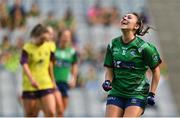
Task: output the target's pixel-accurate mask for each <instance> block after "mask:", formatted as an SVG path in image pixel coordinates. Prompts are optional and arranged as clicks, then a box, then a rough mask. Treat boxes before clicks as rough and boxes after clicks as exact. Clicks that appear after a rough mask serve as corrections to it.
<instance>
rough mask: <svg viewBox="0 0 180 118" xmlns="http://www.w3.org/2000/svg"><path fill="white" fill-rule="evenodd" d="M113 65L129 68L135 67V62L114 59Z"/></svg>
mask: <svg viewBox="0 0 180 118" xmlns="http://www.w3.org/2000/svg"><path fill="white" fill-rule="evenodd" d="M113 66H114V67H116V68H127V69H134V68H135V63H134V62H127V61H116V60H114V61H113Z"/></svg>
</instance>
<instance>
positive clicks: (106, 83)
mask: <svg viewBox="0 0 180 118" xmlns="http://www.w3.org/2000/svg"><path fill="white" fill-rule="evenodd" d="M102 87H103V89H104V90H105V91H109V90H111V89H112V86H111V82H110V80H105V81H104V83H103V84H102Z"/></svg>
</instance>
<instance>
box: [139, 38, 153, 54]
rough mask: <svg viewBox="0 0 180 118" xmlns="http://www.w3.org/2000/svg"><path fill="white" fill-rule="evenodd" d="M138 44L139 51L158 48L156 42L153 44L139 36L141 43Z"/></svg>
mask: <svg viewBox="0 0 180 118" xmlns="http://www.w3.org/2000/svg"><path fill="white" fill-rule="evenodd" d="M137 46H138V51H139V52H142V51H148V50H154V49H156V47H155V45H154V44H152V43H150V42H147V41H144V40H143V39H141V38H139V45H137Z"/></svg>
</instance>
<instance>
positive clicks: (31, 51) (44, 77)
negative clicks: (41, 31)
mask: <svg viewBox="0 0 180 118" xmlns="http://www.w3.org/2000/svg"><path fill="white" fill-rule="evenodd" d="M23 51H24V52H26V55H27V58H28V59H26V63H27V64H28V65H29V69H30V71H31V74H32V77H33V78H34V79H35V81H36V82H37V83H38V84H39V89H40V90H43V89H49V88H53V83H52V79H51V77H50V74H49V64H50V58H51V54H52V53H54V51H55V44H54V43H53V42H44V43H43V44H42V45H41V46H37V45H35V44H33V43H32V42H29V43H26V44H25V45H24V47H23ZM22 57H23V56H22ZM21 61H22V59H21ZM36 90H37V89H36V88H34V87H33V86H32V85H31V83H30V81H29V79H28V77H27V75H26V74H25V72H23V91H36Z"/></svg>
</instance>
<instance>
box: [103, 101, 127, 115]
mask: <svg viewBox="0 0 180 118" xmlns="http://www.w3.org/2000/svg"><path fill="white" fill-rule="evenodd" d="M123 113H124V111H123V109H122V108H120V107H118V106H116V105H111V104H109V105H106V117H122V116H123Z"/></svg>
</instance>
